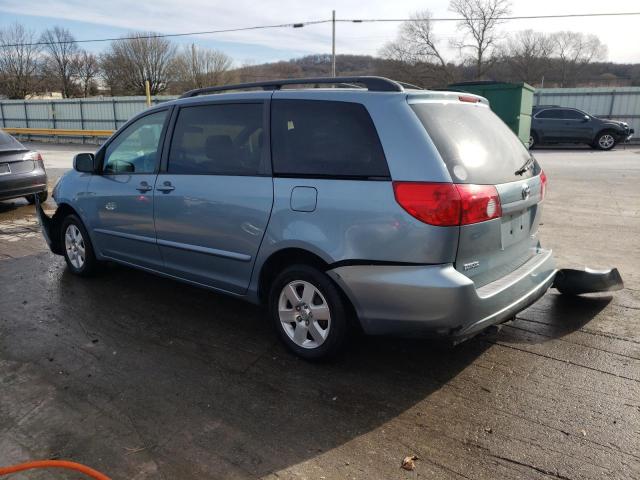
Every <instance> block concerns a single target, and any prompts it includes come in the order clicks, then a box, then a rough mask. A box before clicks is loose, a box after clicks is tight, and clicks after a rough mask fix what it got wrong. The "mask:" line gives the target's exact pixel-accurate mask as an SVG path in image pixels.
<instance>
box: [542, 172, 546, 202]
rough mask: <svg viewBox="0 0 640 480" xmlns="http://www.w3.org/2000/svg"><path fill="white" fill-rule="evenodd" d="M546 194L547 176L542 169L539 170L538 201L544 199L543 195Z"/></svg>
mask: <svg viewBox="0 0 640 480" xmlns="http://www.w3.org/2000/svg"><path fill="white" fill-rule="evenodd" d="M546 194H547V176H546V175H545V173H544V170H541V171H540V201H542V200H544V197H545V195H546Z"/></svg>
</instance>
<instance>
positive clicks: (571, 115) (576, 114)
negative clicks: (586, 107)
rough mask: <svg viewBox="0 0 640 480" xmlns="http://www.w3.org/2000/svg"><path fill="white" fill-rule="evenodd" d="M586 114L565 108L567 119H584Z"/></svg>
mask: <svg viewBox="0 0 640 480" xmlns="http://www.w3.org/2000/svg"><path fill="white" fill-rule="evenodd" d="M584 116H585V114H584V113H581V112H579V111H577V110H564V118H566V119H567V120H583V119H584Z"/></svg>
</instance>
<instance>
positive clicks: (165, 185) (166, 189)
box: [156, 181, 176, 193]
mask: <svg viewBox="0 0 640 480" xmlns="http://www.w3.org/2000/svg"><path fill="white" fill-rule="evenodd" d="M175 189H176V187H174V186H173V185H171V182H169V181H166V182H164V183H163V184H162V185H161V186H159V187H156V190H159V191H161V192H163V193H169V192H171V191H173V190H175Z"/></svg>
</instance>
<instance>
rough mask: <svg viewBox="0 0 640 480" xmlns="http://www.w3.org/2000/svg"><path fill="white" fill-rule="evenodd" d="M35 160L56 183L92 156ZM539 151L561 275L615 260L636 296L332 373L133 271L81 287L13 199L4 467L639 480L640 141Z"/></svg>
mask: <svg viewBox="0 0 640 480" xmlns="http://www.w3.org/2000/svg"><path fill="white" fill-rule="evenodd" d="M30 146H31V147H32V148H36V149H39V150H40V151H42V152H43V156H44V157H45V164H46V166H47V168H48V172H49V174H50V182H51V183H53V182H54V181H55V179H56V178H57V177H58V176H59V175H60V174H61V173H63V172H64V171H65V170H66V169H68V168H70V166H71V158H72V156H73V154H74V152H77V151H86V150H89V151H90V150H91V148H90V147H82V146H74V147H69V146H57V145H48V144H47V145H45V144H38V145H33V144H32V145H30ZM535 154H536V157H537V158H538V161H539V162H540V164H541V165H542V167H543V168H544V169H545V171H546V172H547V175H548V177H549V196H548V199H547V200H546V202H545V203H546V205H545V212H544V218H543V222H544V223H543V225H542V226H541V238H542V242H543V245H545V246H546V247H549V248H553V249H554V250H555V252H556V257H557V261H558V264H559V265H560V266H562V267H584V266H585V265H587V266H590V267H595V268H602V267H608V266H617V267H618V268H619V269H620V272H621V274H622V277H623V278H624V280H625V286H626V289H625V290H623V291H621V292H616V293H615V294H613V295H609V294H601V295H592V296H585V297H581V298H570V297H563V296H560V295H559V294H558V293H557V292H556V291H554V290H551V291H549V292H548V293H547V295H546V296H545V297H544V298H543V299H542V300H541V301H539V302H538V303H536V304H535V305H533V306H532V307H531V308H529V309H527V310H525V311H524V312H522V313H520V314H519V315H518V317H517V319H516V321H514V322H512V323H509V324H506V325H504V326H502V327H501V328H492V329H491V330H489V331H488V332H486V333H485V334H483V335H481V336H479V337H476V338H474V339H472V340H470V341H467V342H465V343H463V344H461V345H459V346H457V347H455V348H449V347H447V346H445V345H442V344H438V343H433V342H426V341H418V340H402V339H389V338H356V339H354V341H353V342H352V343H351V345H350V347H349V348H348V349H347V351H346V352H345V353H344V354H343V355H342V356H341V357H340V358H338V359H336V360H334V361H332V362H329V363H320V364H311V363H306V362H304V361H302V360H299V359H297V358H296V357H294V356H293V355H291V354H289V353H288V352H287V351H286V350H285V349H284V348H283V347H282V346H281V344H280V343H279V342H278V340H277V338H276V334H275V332H274V331H272V329H271V327H270V325H269V324H268V323H267V322H266V321H265V320H264V315H263V312H262V311H261V310H260V309H258V308H256V307H253V306H251V305H248V304H245V303H242V302H240V301H237V300H234V299H231V298H227V297H223V296H220V295H216V294H214V293H211V292H209V291H205V290H200V289H196V288H193V287H190V286H187V285H183V284H180V283H176V282H173V281H171V280H167V279H163V278H158V277H154V276H151V275H149V274H146V273H142V272H139V271H134V270H130V269H126V268H124V267H119V266H109V267H108V268H106V269H105V271H104V272H102V273H101V274H100V275H99V276H97V277H95V278H91V279H88V280H87V279H81V278H78V277H75V276H73V275H71V274H69V273H68V272H67V271H66V269H65V264H64V260H63V259H62V257H58V256H55V255H53V254H51V253H50V252H49V251H48V250H47V248H46V244H45V242H44V240H43V239H42V237H41V235H40V233H39V230H38V226H37V223H36V220H35V216H34V210H33V207H32V206H29V205H28V204H27V202H26V201H24V200H22V199H20V200H15V201H5V202H0V465H9V464H12V463H17V462H20V461H26V460H29V459H41V458H64V459H73V460H75V461H79V462H82V463H85V464H87V465H90V466H92V467H94V468H96V469H98V470H100V471H102V472H104V473H105V474H107V475H109V476H111V477H112V478H113V479H147V478H148V479H155V478H163V479H183V478H184V479H190V478H268V479H276V478H294V479H322V478H324V479H351V478H354V479H373V478H376V479H377V478H385V479H396V478H398V479H402V478H428V479H448V478H451V479H460V478H463V479H521V478H527V479H529V478H531V479H549V478H552V479H553V478H555V479H565V480H566V479H571V480H577V479H603V478H616V479H633V478H640V240H639V239H640V188H639V186H638V185H640V148H636V147H629V146H627V147H626V148H618V149H616V150H614V151H612V152H597V151H593V150H591V149H566V150H559V149H542V150H537V151H536V152H535ZM45 209H46V210H50V211H53V210H54V209H55V204H54V202H53V201H52V200H51V199H50V200H48V201H47V203H46V204H45ZM408 455H416V456H417V457H418V459H417V460H416V461H415V463H416V468H415V470H413V471H405V470H403V469H401V468H400V464H401V462H402V459H403V458H404V457H405V456H408ZM56 475H57V476H56V478H77V477H76V476H73V475H67V476H65V475H66V474H64V473H58V472H56ZM12 478H16V479H17V478H23V479H27V478H28V479H44V478H52V475H51V474H50V473H36V472H34V473H30V474H28V475H26V474H25V475H23V476H20V475H17V476H15V477H12Z"/></svg>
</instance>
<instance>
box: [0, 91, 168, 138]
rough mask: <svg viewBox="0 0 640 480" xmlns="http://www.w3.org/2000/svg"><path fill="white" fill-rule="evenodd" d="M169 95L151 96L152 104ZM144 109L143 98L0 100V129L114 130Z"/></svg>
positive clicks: (145, 106)
mask: <svg viewBox="0 0 640 480" xmlns="http://www.w3.org/2000/svg"><path fill="white" fill-rule="evenodd" d="M173 98H176V97H173V96H158V97H152V98H151V102H152V104H154V105H155V104H157V103H161V102H165V101H167V100H171V99H173ZM145 108H147V105H146V98H145V97H99V98H71V99H64V100H0V128H5V127H6V128H11V127H15V128H61V129H78V130H117V129H118V128H119V127H121V126H122V125H123V124H124V123H125V122H126V121H127V120H129V119H130V118H131V117H132V116H134V115H135V114H137V113H139V112H141V111H143V110H144V109H145Z"/></svg>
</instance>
